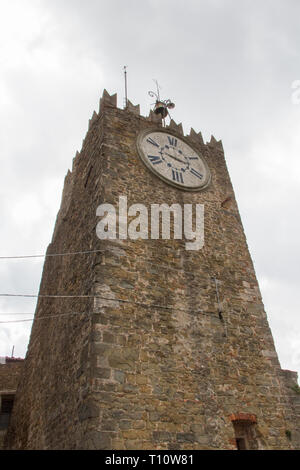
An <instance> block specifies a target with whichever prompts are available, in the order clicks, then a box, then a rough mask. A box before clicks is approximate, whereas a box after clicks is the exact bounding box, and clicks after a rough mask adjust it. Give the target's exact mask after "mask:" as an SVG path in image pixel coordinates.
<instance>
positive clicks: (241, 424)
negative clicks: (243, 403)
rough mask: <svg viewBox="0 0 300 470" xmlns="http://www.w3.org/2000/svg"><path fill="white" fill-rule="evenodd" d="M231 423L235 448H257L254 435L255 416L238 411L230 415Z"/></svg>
mask: <svg viewBox="0 0 300 470" xmlns="http://www.w3.org/2000/svg"><path fill="white" fill-rule="evenodd" d="M230 420H231V422H232V424H233V428H234V434H235V442H236V448H237V449H238V450H255V449H258V441H257V435H256V416H255V415H251V414H248V413H238V414H234V415H231V416H230Z"/></svg>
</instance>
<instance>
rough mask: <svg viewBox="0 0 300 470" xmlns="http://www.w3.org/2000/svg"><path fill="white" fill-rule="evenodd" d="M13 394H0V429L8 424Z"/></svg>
mask: <svg viewBox="0 0 300 470" xmlns="http://www.w3.org/2000/svg"><path fill="white" fill-rule="evenodd" d="M14 398H15V396H14V395H1V396H0V401H1V403H0V404H1V408H0V430H1V429H6V428H7V427H8V424H9V419H10V415H11V413H12V409H13V405H14Z"/></svg>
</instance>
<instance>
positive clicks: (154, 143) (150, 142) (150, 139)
mask: <svg viewBox="0 0 300 470" xmlns="http://www.w3.org/2000/svg"><path fill="white" fill-rule="evenodd" d="M147 142H149V144H152V145H154V146H155V147H159V145H158V144H157V143H156V142H155V140H153V139H152V138H151V137H148V139H147Z"/></svg>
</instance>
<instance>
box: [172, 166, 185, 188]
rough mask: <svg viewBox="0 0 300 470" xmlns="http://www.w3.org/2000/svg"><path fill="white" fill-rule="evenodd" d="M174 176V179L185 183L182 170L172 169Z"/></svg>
mask: <svg viewBox="0 0 300 470" xmlns="http://www.w3.org/2000/svg"><path fill="white" fill-rule="evenodd" d="M172 178H173V181H177V182H178V183H182V184H183V183H184V181H183V175H182V173H180V171H177V170H173V169H172Z"/></svg>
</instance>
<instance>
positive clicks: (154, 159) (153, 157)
mask: <svg viewBox="0 0 300 470" xmlns="http://www.w3.org/2000/svg"><path fill="white" fill-rule="evenodd" d="M148 158H149V160H150V162H151V163H153V165H157V164H158V163H162V160H161V158H160V157H158V156H157V155H148Z"/></svg>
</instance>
